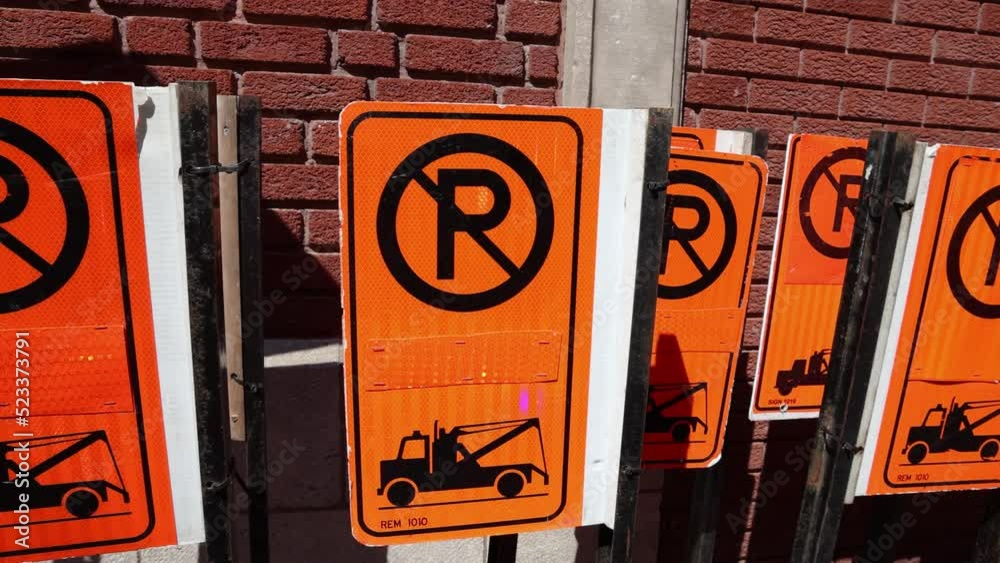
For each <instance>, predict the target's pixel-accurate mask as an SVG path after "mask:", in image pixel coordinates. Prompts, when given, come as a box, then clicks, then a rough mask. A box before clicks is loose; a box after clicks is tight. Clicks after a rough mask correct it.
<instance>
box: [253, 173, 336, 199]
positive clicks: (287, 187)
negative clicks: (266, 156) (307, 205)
mask: <svg viewBox="0 0 1000 563" xmlns="http://www.w3.org/2000/svg"><path fill="white" fill-rule="evenodd" d="M337 170H338V168H337V167H336V166H319V165H308V164H265V165H264V167H263V170H262V183H263V187H262V196H263V199H264V200H265V201H267V202H269V203H282V202H286V203H287V202H307V201H308V202H333V201H336V200H337V187H338V185H339V184H338V179H337Z"/></svg>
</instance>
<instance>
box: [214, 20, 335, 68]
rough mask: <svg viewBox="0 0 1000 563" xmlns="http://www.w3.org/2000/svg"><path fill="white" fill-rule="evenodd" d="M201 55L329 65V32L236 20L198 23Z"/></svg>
mask: <svg viewBox="0 0 1000 563" xmlns="http://www.w3.org/2000/svg"><path fill="white" fill-rule="evenodd" d="M198 31H199V36H200V40H201V56H202V57H203V58H204V59H205V60H206V61H250V62H273V63H295V64H312V65H323V64H329V61H330V45H329V40H328V38H327V34H326V31H324V30H322V29H316V28H309V27H291V26H285V25H247V24H243V23H234V22H201V23H199V24H198Z"/></svg>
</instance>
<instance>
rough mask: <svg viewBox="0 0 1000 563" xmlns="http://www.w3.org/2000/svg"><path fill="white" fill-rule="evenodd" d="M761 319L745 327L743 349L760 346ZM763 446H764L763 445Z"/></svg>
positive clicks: (752, 320)
mask: <svg viewBox="0 0 1000 563" xmlns="http://www.w3.org/2000/svg"><path fill="white" fill-rule="evenodd" d="M762 322H763V321H762V320H761V319H747V320H746V324H744V325H743V347H745V348H756V347H757V346H759V345H760V330H761V324H762ZM761 445H762V446H763V444H761Z"/></svg>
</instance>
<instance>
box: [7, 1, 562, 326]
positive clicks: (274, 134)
mask: <svg viewBox="0 0 1000 563" xmlns="http://www.w3.org/2000/svg"><path fill="white" fill-rule="evenodd" d="M373 5H374V6H375V7H374V8H373V7H372V6H373ZM561 23H562V22H561V2H560V1H559V0H499V1H498V0H379V1H378V2H370V1H369V0H242V1H241V2H237V1H236V0H96V2H90V1H89V0H0V76H3V77H15V78H18V77H25V78H35V77H37V78H53V79H56V78H64V79H90V80H93V79H101V80H129V81H134V82H136V83H138V84H141V85H146V86H153V85H162V84H166V83H169V82H171V81H175V80H185V79H186V80H195V79H197V80H213V81H215V82H216V84H217V85H218V90H219V92H220V93H227V94H228V93H240V94H252V95H256V96H260V98H261V100H262V102H263V106H264V110H265V120H264V153H265V157H264V158H265V164H264V169H263V174H264V198H265V206H266V207H267V208H268V209H267V212H266V215H265V217H264V222H265V225H264V230H265V235H264V247H265V252H266V253H267V255H266V259H265V263H264V267H265V269H266V274H267V275H266V279H265V285H266V290H267V291H268V293H269V292H270V290H273V289H278V290H281V291H282V299H280V301H281V303H280V304H278V305H277V306H276V307H275V308H274V310H273V313H269V309H270V307H269V306H268V305H263V306H262V310H263V312H264V313H265V314H269V317H270V318H269V319H268V321H267V325H266V327H267V335H268V336H269V337H320V336H335V335H339V333H340V327H341V322H340V314H341V313H340V287H339V278H340V255H339V240H338V239H339V217H338V213H337V211H336V208H337V188H338V166H337V165H338V162H339V160H338V141H337V117H338V115H339V113H340V110H341V109H342V108H343V107H344V106H345V105H346V104H348V103H349V102H352V101H354V100H367V99H371V100H401V101H439V102H441V101H451V102H476V103H493V102H504V103H530V104H542V105H553V104H554V103H555V86H556V79H557V75H558V44H559V38H560V32H561Z"/></svg>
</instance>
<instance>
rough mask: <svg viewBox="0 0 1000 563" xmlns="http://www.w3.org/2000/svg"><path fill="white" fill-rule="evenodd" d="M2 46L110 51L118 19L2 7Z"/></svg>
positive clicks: (0, 42)
mask: <svg viewBox="0 0 1000 563" xmlns="http://www.w3.org/2000/svg"><path fill="white" fill-rule="evenodd" d="M0 29H2V30H3V32H2V33H0V49H28V50H32V51H34V50H73V51H77V52H95V51H110V50H111V49H113V48H114V44H115V31H116V26H115V19H114V18H113V17H111V16H102V15H97V14H82V13H77V12H49V11H44V10H19V9H6V8H0Z"/></svg>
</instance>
